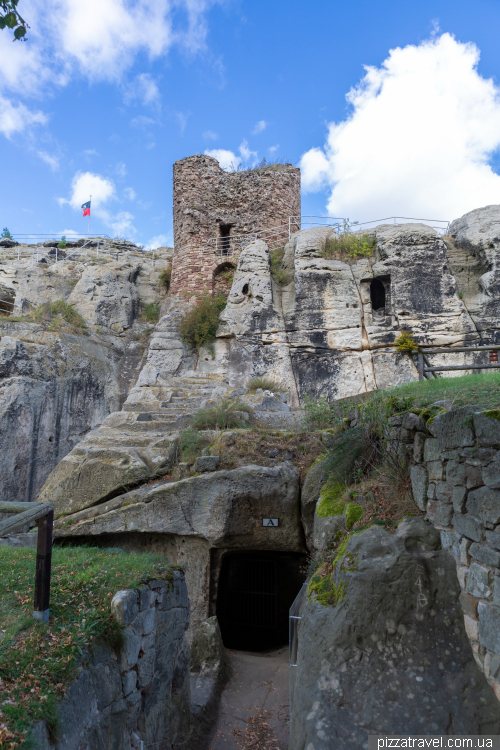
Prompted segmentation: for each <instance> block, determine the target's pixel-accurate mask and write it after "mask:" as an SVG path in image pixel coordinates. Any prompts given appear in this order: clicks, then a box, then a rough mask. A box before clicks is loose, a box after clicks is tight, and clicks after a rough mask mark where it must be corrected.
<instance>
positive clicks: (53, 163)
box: [37, 151, 60, 172]
mask: <svg viewBox="0 0 500 750" xmlns="http://www.w3.org/2000/svg"><path fill="white" fill-rule="evenodd" d="M37 154H38V156H39V157H40V159H41V160H42V161H44V162H45V164H48V165H49V167H50V168H51V169H52V171H53V172H56V171H57V170H58V169H59V160H60V157H58V156H51V154H48V153H47V152H46V151H37Z"/></svg>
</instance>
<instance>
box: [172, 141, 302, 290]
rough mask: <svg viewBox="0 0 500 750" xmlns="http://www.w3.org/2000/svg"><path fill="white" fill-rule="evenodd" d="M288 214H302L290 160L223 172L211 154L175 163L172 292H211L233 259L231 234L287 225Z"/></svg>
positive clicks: (296, 172) (297, 173)
mask: <svg viewBox="0 0 500 750" xmlns="http://www.w3.org/2000/svg"><path fill="white" fill-rule="evenodd" d="M291 216H295V217H300V169H298V168H297V167H294V166H292V165H291V164H273V165H269V166H265V167H262V168H260V169H254V170H249V171H246V172H225V171H224V170H223V169H221V167H220V166H219V162H218V161H217V159H214V158H213V157H212V156H205V155H202V154H197V155H196V156H189V157H187V158H186V159H181V160H180V161H177V162H175V164H174V245H175V251H174V258H173V268H172V285H171V292H172V294H180V293H181V292H184V293H187V294H188V295H192V294H200V292H202V291H208V292H210V293H211V292H212V288H213V281H214V277H215V276H216V275H217V273H218V272H219V271H220V270H223V269H224V268H227V267H228V265H230V263H231V261H234V260H236V259H235V257H234V253H235V249H234V243H233V242H232V238H234V237H237V236H239V235H246V234H250V233H253V232H260V231H262V230H267V229H271V228H272V227H277V226H280V225H288V221H289V217H291ZM294 228H295V229H298V228H300V219H299V224H298V225H296V226H295V227H294ZM215 238H217V239H218V241H217V243H215V241H214V240H215Z"/></svg>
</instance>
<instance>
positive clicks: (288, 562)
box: [217, 552, 305, 651]
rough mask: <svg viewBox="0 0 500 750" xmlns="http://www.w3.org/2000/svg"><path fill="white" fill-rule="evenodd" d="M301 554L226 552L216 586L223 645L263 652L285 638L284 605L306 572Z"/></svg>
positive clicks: (283, 641) (285, 613)
mask: <svg viewBox="0 0 500 750" xmlns="http://www.w3.org/2000/svg"><path fill="white" fill-rule="evenodd" d="M304 563H305V557H304V555H300V554H295V553H286V552H242V553H227V554H226V555H225V557H224V558H223V561H222V567H221V572H220V577H219V586H218V591H217V619H218V620H219V625H220V629H221V633H222V640H223V642H224V645H225V646H226V648H235V649H240V650H243V651H265V650H267V649H272V648H278V647H279V646H283V645H284V644H285V643H287V642H288V610H289V609H290V606H291V604H292V602H293V600H294V599H295V597H296V596H297V594H298V592H299V590H300V588H301V586H302V583H303V582H304V579H305V574H304V572H303V571H302V568H303V567H304Z"/></svg>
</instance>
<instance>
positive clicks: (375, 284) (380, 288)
mask: <svg viewBox="0 0 500 750" xmlns="http://www.w3.org/2000/svg"><path fill="white" fill-rule="evenodd" d="M370 299H371V303H372V310H382V309H383V308H384V307H385V287H384V285H383V283H382V282H381V281H380V279H372V282H371V284H370Z"/></svg>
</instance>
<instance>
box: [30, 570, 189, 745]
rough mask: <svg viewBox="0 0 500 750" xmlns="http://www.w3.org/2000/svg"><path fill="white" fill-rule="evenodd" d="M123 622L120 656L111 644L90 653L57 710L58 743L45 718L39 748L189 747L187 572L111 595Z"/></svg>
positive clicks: (36, 731)
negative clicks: (53, 737)
mask: <svg viewBox="0 0 500 750" xmlns="http://www.w3.org/2000/svg"><path fill="white" fill-rule="evenodd" d="M111 611H112V613H113V615H114V617H115V619H116V620H117V621H118V622H120V623H121V624H122V625H123V626H124V628H125V647H124V649H123V651H122V652H121V653H120V654H119V655H118V656H117V655H116V654H115V653H114V651H112V650H111V649H110V648H109V647H107V646H98V647H96V648H95V649H94V650H93V652H92V654H89V655H88V661H87V662H86V663H84V665H82V667H81V670H80V673H79V675H78V677H77V679H76V680H75V682H73V683H72V684H71V685H70V686H69V687H68V690H67V692H66V695H65V698H64V700H63V701H62V703H61V706H60V710H59V732H58V740H57V742H56V744H55V745H52V744H51V742H50V741H49V737H48V733H47V730H46V727H45V724H44V723H43V722H40V723H39V724H38V725H37V726H36V727H35V729H34V739H35V740H36V741H37V747H38V748H39V750H77V749H78V750H79V749H80V748H85V750H102V748H105V747H112V748H114V750H131V748H133V749H134V750H153V748H154V750H164V749H166V748H171V747H175V748H179V750H181V749H182V748H184V747H186V743H187V741H188V739H189V736H190V732H191V713H190V679H191V678H190V667H189V661H190V657H189V645H188V643H187V641H186V638H185V630H186V628H187V627H188V624H189V600H188V596H187V589H186V584H185V582H184V575H183V574H182V573H181V572H180V571H175V572H174V573H173V580H172V582H168V581H165V580H159V579H158V580H154V581H151V582H150V583H149V584H144V585H142V586H141V587H140V589H139V590H138V591H132V590H125V591H119V592H118V593H117V594H115V596H114V597H113V599H112V601H111Z"/></svg>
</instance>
